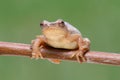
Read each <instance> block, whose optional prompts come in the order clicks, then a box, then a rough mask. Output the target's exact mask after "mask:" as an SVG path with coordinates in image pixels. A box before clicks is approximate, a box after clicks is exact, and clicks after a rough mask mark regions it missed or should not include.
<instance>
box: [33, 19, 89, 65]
mask: <svg viewBox="0 0 120 80" xmlns="http://www.w3.org/2000/svg"><path fill="white" fill-rule="evenodd" d="M40 26H41V28H42V34H43V35H40V36H38V37H37V39H36V40H34V41H32V57H33V58H37V59H38V58H39V57H40V58H42V59H43V56H42V54H41V52H40V51H39V49H40V48H41V47H42V46H44V44H48V45H49V46H51V47H54V48H62V49H70V50H72V49H77V50H76V53H74V54H72V55H71V58H72V57H74V56H76V58H77V60H78V62H84V61H86V59H85V57H84V54H85V52H87V51H89V46H90V40H89V39H88V38H82V35H81V33H80V32H79V31H78V30H77V29H76V28H75V27H73V26H72V25H70V24H69V23H67V22H64V21H63V20H60V19H58V20H57V21H55V22H48V21H43V22H42V23H41V24H40ZM50 61H52V62H54V63H56V64H58V63H60V60H56V59H52V60H50Z"/></svg>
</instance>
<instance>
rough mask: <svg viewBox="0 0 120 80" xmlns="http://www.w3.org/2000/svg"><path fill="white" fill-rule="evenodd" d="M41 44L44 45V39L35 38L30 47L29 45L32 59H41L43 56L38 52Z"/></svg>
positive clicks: (41, 37) (40, 37)
mask: <svg viewBox="0 0 120 80" xmlns="http://www.w3.org/2000/svg"><path fill="white" fill-rule="evenodd" d="M43 44H44V37H43V36H37V38H36V39H35V40H32V45H31V49H32V58H36V59H38V58H41V59H43V56H42V54H41V52H40V48H42V47H43Z"/></svg>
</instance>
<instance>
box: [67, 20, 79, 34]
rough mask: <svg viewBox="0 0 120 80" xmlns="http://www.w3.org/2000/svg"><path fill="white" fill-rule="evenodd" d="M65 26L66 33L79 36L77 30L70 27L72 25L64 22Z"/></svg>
mask: <svg viewBox="0 0 120 80" xmlns="http://www.w3.org/2000/svg"><path fill="white" fill-rule="evenodd" d="M65 25H66V27H67V29H68V31H70V32H71V34H81V33H80V31H79V30H78V29H76V28H75V27H74V26H72V25H71V24H69V23H68V22H65Z"/></svg>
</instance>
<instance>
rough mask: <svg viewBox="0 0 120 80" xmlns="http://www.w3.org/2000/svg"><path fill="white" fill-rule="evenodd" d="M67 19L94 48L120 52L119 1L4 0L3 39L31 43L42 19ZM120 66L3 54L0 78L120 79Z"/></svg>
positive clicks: (0, 8) (0, 11) (0, 7)
mask: <svg viewBox="0 0 120 80" xmlns="http://www.w3.org/2000/svg"><path fill="white" fill-rule="evenodd" d="M44 19H45V20H48V21H55V20H57V19H63V20H65V21H68V22H69V23H71V24H72V25H74V26H76V27H77V28H78V29H79V30H80V31H81V33H82V34H83V36H84V37H88V38H90V40H91V50H96V51H106V52H116V53H119V52H120V48H119V47H120V46H119V41H120V36H119V34H120V32H119V31H120V1H119V0H75V1H74V0H0V41H8V42H19V43H30V42H31V40H32V39H34V38H35V35H39V34H40V33H41V32H40V28H39V23H40V22H41V21H42V20H44ZM119 74H120V69H119V67H116V66H108V65H97V64H82V65H81V64H78V63H74V62H67V61H63V62H62V63H61V64H60V65H55V64H52V63H50V62H48V61H47V60H31V59H29V58H24V57H10V56H0V80H80V79H81V80H88V79H89V80H119V79H120V76H119Z"/></svg>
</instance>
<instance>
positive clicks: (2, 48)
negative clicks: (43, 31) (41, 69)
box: [0, 42, 120, 65]
mask: <svg viewBox="0 0 120 80" xmlns="http://www.w3.org/2000/svg"><path fill="white" fill-rule="evenodd" d="M41 52H42V55H43V57H44V58H49V59H61V60H71V61H77V60H76V57H73V58H70V55H71V54H73V53H74V52H75V51H73V50H72V51H68V50H59V49H54V48H50V47H44V48H42V49H41ZM0 55H16V56H19V55H20V56H28V57H31V49H30V45H29V44H21V43H10V42H0ZM85 57H86V59H87V61H86V62H87V63H98V64H111V65H120V54H115V53H107V52H97V51H89V52H87V53H86V54H85Z"/></svg>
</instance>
